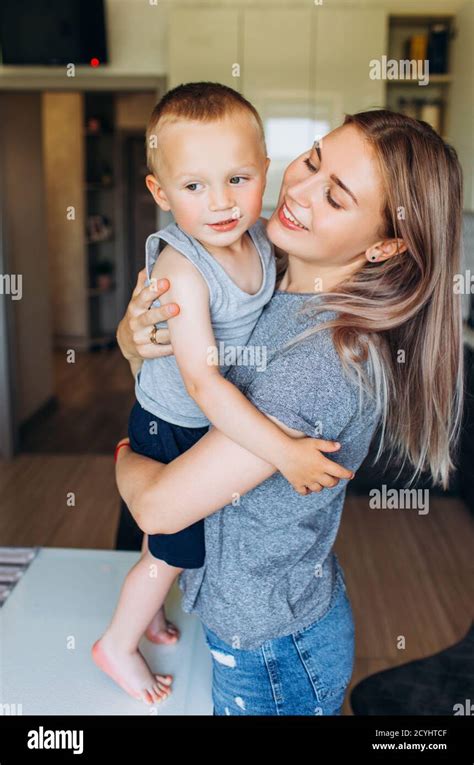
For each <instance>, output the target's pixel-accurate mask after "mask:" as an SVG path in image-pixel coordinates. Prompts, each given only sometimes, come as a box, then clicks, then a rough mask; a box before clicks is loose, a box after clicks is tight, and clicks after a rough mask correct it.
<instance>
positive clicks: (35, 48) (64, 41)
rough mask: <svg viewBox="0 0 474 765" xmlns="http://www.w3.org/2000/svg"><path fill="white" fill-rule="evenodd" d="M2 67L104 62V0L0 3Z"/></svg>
mask: <svg viewBox="0 0 474 765" xmlns="http://www.w3.org/2000/svg"><path fill="white" fill-rule="evenodd" d="M0 48H1V58H2V63H3V64H16V65H27V66H31V65H41V66H59V65H61V64H70V63H72V64H89V63H90V62H91V60H92V59H98V61H99V63H100V64H103V63H106V62H107V43H106V34H105V13H104V0H1V1H0Z"/></svg>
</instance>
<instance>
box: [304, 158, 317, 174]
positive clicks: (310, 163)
mask: <svg viewBox="0 0 474 765" xmlns="http://www.w3.org/2000/svg"><path fill="white" fill-rule="evenodd" d="M303 161H304V163H305V165H306V167H307V168H308V170H311V172H312V173H317V172H318V168H317V167H315V166H314V165H313V163H312V162H311V160H310V158H309V157H306V159H305V160H303Z"/></svg>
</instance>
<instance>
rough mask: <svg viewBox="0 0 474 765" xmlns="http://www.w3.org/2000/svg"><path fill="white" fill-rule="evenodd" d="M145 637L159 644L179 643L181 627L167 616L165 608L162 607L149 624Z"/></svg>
mask: <svg viewBox="0 0 474 765" xmlns="http://www.w3.org/2000/svg"><path fill="white" fill-rule="evenodd" d="M145 637H146V638H148V640H150V641H151V642H152V643H156V644H157V645H171V644H172V643H177V642H178V640H179V637H180V632H179V629H178V628H177V627H176V626H175V625H174V624H173V623H172V622H170V621H168V619H167V618H166V614H165V609H164V608H160V610H159V611H158V613H157V614H156V616H154V617H153V619H152V621H151V622H150V624H149V625H148V627H147V629H146V632H145Z"/></svg>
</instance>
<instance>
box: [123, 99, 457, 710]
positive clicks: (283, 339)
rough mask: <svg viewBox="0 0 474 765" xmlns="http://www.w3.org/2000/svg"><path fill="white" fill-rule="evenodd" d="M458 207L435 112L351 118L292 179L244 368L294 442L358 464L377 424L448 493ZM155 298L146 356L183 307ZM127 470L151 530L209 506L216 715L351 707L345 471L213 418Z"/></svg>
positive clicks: (134, 506) (453, 172)
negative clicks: (237, 436)
mask: <svg viewBox="0 0 474 765" xmlns="http://www.w3.org/2000/svg"><path fill="white" fill-rule="evenodd" d="M461 209H462V205H461V171H460V167H459V163H458V161H457V157H456V154H455V152H454V150H453V149H451V148H450V147H449V146H447V145H446V144H445V143H444V142H443V141H442V140H441V138H440V137H439V136H438V135H437V134H436V133H435V132H434V131H433V130H432V129H431V128H430V127H429V126H428V125H427V124H426V123H423V122H418V121H416V120H413V119H410V118H408V117H404V116H402V115H398V114H394V113H391V112H387V111H384V110H379V111H372V112H366V113H360V114H356V115H354V116H348V117H347V118H346V119H345V121H344V124H343V125H342V126H341V127H339V128H337V129H336V130H334V131H332V132H331V133H330V134H329V135H328V136H327V137H325V138H324V139H323V141H322V142H321V143H319V144H315V146H314V147H313V148H312V149H311V150H310V151H308V152H306V153H305V154H304V155H302V156H301V157H298V158H297V159H296V160H295V161H294V162H292V163H291V164H290V165H289V167H288V168H287V170H286V172H285V175H284V178H283V182H282V188H281V192H280V197H279V202H278V209H277V210H276V211H275V213H274V214H273V215H272V217H271V219H270V221H269V223H268V236H269V237H270V239H271V240H272V242H274V244H275V245H276V246H278V247H279V248H281V249H282V250H284V251H285V252H286V253H287V257H286V258H285V262H284V264H283V268H282V278H281V281H280V283H279V285H278V286H277V289H276V291H275V293H274V296H273V298H272V300H271V301H270V303H269V304H268V305H267V306H266V307H265V309H264V311H263V313H262V315H261V317H260V319H259V322H258V324H257V326H256V328H255V330H254V333H253V335H252V337H251V339H250V341H249V345H250V346H260V345H264V346H265V347H267V348H269V350H270V354H269V356H270V362H269V363H268V365H267V368H266V370H265V371H264V372H261V371H260V372H258V371H257V370H256V369H255V367H251V366H247V367H243V366H235V367H233V368H232V369H231V371H230V373H229V379H231V380H232V381H233V382H234V384H236V385H237V386H238V387H239V388H240V389H241V390H243V391H244V392H245V394H246V395H247V397H248V398H249V399H250V400H251V401H252V402H253V403H254V404H255V405H256V406H258V407H259V409H261V410H262V411H263V412H265V413H266V414H267V415H268V416H270V417H272V419H274V421H275V422H277V423H278V424H279V425H280V426H281V427H282V428H283V429H284V430H286V431H287V432H288V433H290V434H291V435H293V436H294V437H295V438H297V437H301V436H302V435H306V436H315V435H322V437H323V438H327V439H334V440H338V441H340V442H341V444H342V447H341V450H340V452H338V454H337V459H338V460H340V461H341V463H342V464H343V465H345V467H347V468H349V469H353V470H356V469H357V468H358V466H359V465H360V463H361V462H362V460H363V459H364V457H365V456H366V454H367V451H368V448H369V444H370V441H371V439H372V436H373V434H374V432H375V429H376V427H377V424H378V423H380V424H381V440H380V447H379V452H378V454H379V455H380V454H381V452H382V450H383V449H385V448H388V449H389V451H390V452H391V454H392V455H393V457H394V458H395V459H396V460H397V461H400V462H401V463H402V464H403V463H409V464H410V466H411V467H412V469H413V475H412V477H413V480H415V479H416V477H417V476H418V475H419V474H420V473H421V471H424V470H427V471H429V472H430V474H431V476H432V479H433V482H434V483H436V484H440V485H442V486H443V487H446V486H447V485H448V481H449V477H450V474H451V471H452V469H453V449H454V446H455V443H456V440H457V436H458V432H459V427H460V415H461V401H462V356H461V347H462V346H461V331H462V324H461V306H460V302H459V298H458V297H457V296H456V295H455V294H454V291H453V276H454V274H455V273H456V272H457V271H458V270H459V267H460V261H459V257H460V256H459V249H460V246H459V243H460V224H461ZM154 298H156V292H153V293H152V292H151V291H150V290H146V289H144V290H143V291H140V290H138V289H137V290H136V293H135V297H134V299H133V300H132V302H131V304H130V307H129V311H128V313H127V316H126V317H125V319H124V320H123V321H122V323H121V327H120V329H119V333H118V337H119V342H120V344H121V347H122V349H123V351H124V354H125V355H126V356H127V357H128V358H129V360H130V361H131V363H132V366H135V368H136V366H137V364H138V363H139V361H138V360H139V358H140V356H142V357H143V356H148V355H149V354H150V352H157V351H156V349H155V347H154V346H152V344H151V343H150V342H149V333H150V330H151V328H152V326H153V325H154V323H155V322H157V321H159V320H162V319H163V318H165V319H167V318H169V315H166V313H165V311H164V310H163V309H153V310H150V311H147V310H146V309H147V308H148V306H149V305H150V304H151V302H152V300H153V299H154ZM162 310H163V312H162ZM168 350H169V349H168V348H165V352H167V351H168ZM158 352H159V351H158ZM117 482H118V486H119V490H120V493H121V495H122V497H123V499H124V500H125V502H126V504H127V505H128V507H129V508H130V511H131V513H132V515H133V516H134V518H135V520H136V521H137V523H138V525H139V526H140V527H141V528H142V529H143V531H145V532H146V533H174V532H175V531H178V530H180V529H182V528H185V527H186V526H188V525H190V524H191V523H193V522H195V521H196V520H198V519H199V518H203V517H206V527H205V528H206V563H205V566H204V567H203V568H201V569H194V570H186V571H184V572H183V573H182V574H181V576H180V580H179V585H180V588H181V589H182V591H183V594H184V597H183V608H184V610H185V611H188V612H191V611H193V612H196V613H198V614H199V616H200V617H201V619H202V622H203V626H204V631H205V635H206V640H207V642H208V645H209V647H210V649H211V652H212V656H213V701H214V713H215V714H219V715H220V714H250V715H259V714H263V715H266V714H269V715H272V714H285V715H286V714H338V713H339V712H340V709H341V705H342V703H343V699H344V695H345V691H346V688H347V685H348V683H349V681H350V677H351V673H352V666H353V649H354V625H353V619H352V612H351V607H350V603H349V600H348V597H347V592H346V586H345V581H344V575H343V572H342V569H341V567H340V564H339V562H338V560H337V558H336V556H335V554H334V552H333V550H332V547H333V543H334V539H335V537H336V534H337V531H338V527H339V521H340V515H341V511H342V507H343V501H344V496H345V488H346V483H345V482H341V483H340V484H339V485H338V486H337V487H336V488H331V487H332V486H333V485H334V484H332V483H331V482H330V481H328V482H326V483H325V485H324V486H323V487H321V488H322V490H320V491H316V492H314V493H311V494H309V495H308V496H306V497H305V496H301V495H298V494H297V493H296V492H294V491H293V490H292V489H291V487H290V486H289V485H288V483H287V482H286V481H285V479H284V478H283V477H282V476H281V475H280V474H279V473H276V472H275V469H274V468H273V466H272V465H269V464H268V463H266V462H264V461H262V460H260V459H258V458H257V457H255V456H254V455H252V454H250V453H249V452H247V451H245V450H244V449H242V448H241V447H240V446H238V445H237V444H235V443H234V442H232V441H230V440H229V439H227V438H226V437H225V436H224V435H223V434H222V433H220V432H219V431H217V430H215V429H211V430H210V431H209V433H207V434H206V435H205V436H204V437H203V438H202V439H201V440H200V441H199V442H198V443H197V444H196V445H195V446H193V447H192V448H191V449H189V450H188V451H187V452H186V453H185V454H182V455H181V456H180V457H179V458H178V459H176V460H174V461H173V462H172V463H170V464H169V465H163V464H161V463H157V462H155V461H153V460H149V459H147V458H145V457H142V456H140V455H137V454H135V453H133V452H132V451H131V450H130V449H127V448H125V449H121V450H120V451H119V453H118V460H117ZM217 510H220V512H216V511H217ZM160 689H161V693H162V696H163V697H164V696H166V695H167V694H168V693H169V691H170V686H169V685H167V683H166V679H163V682H162V684H161V687H160Z"/></svg>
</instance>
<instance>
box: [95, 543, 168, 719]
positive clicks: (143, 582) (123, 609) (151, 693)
mask: <svg viewBox="0 0 474 765" xmlns="http://www.w3.org/2000/svg"><path fill="white" fill-rule="evenodd" d="M181 571H182V569H179V568H175V567H174V566H169V565H168V564H167V563H165V562H164V561H162V560H158V559H157V558H154V557H153V556H152V555H150V553H148V552H147V553H145V554H144V555H142V557H141V558H140V560H139V561H138V563H137V564H136V565H135V566H134V567H133V568H132V569H131V570H130V571H129V573H128V574H127V577H126V579H125V582H124V584H123V587H122V590H121V593H120V598H119V602H118V604H117V608H116V610H115V613H114V616H113V618H112V621H111V623H110V625H109V626H108V628H107V629H106V631H105V633H104V635H103V636H102V637H101V638H100V639H99V640H97V641H96V642H95V643H94V645H93V647H92V657H93V659H94V661H95V663H96V664H97V666H98V667H99V668H100V669H102V670H103V671H104V672H106V673H107V674H108V675H110V677H112V679H113V680H115V682H116V683H118V684H119V685H120V687H121V688H123V690H125V691H126V692H127V693H129V694H130V695H131V696H133V697H134V698H136V699H141V700H142V701H145V702H146V703H147V704H154V703H156V702H157V701H161V700H162V699H163V698H166V697H167V696H168V695H169V693H170V692H171V683H172V679H173V678H172V676H171V675H162V674H154V673H152V672H151V670H150V668H149V667H148V665H147V663H146V661H145V659H144V658H143V656H142V654H141V653H140V651H139V650H138V643H139V641H140V638H141V636H142V635H143V633H144V632H145V629H146V628H147V626H148V625H149V624H150V622H151V621H152V618H153V617H154V616H155V615H156V614H157V612H158V611H159V610H160V608H161V607H162V606H163V603H164V600H165V598H166V595H167V593H168V591H169V589H170V587H171V585H172V584H173V582H174V580H175V578H176V576H177V575H178V573H180V572H181Z"/></svg>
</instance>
